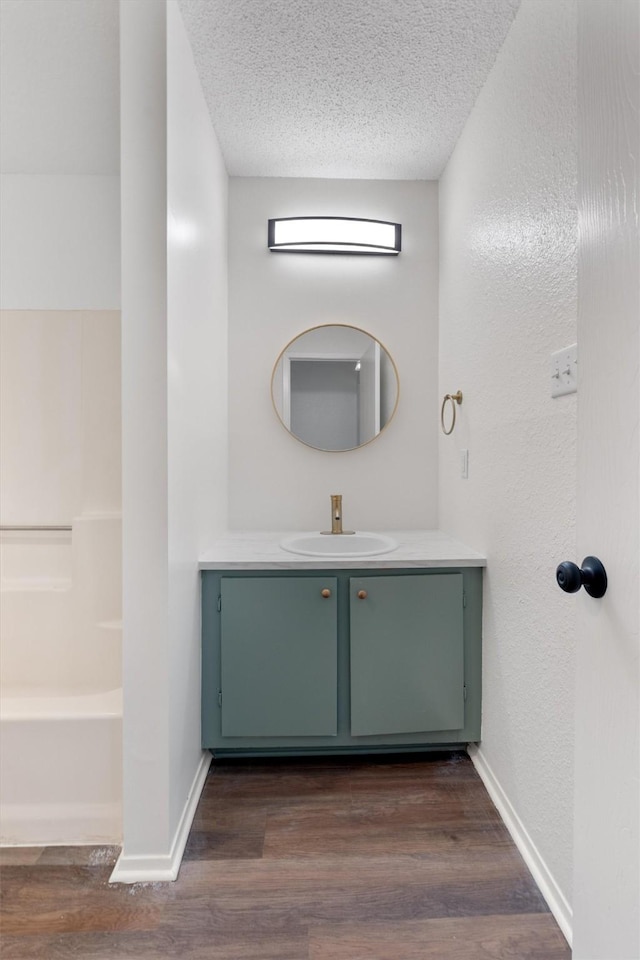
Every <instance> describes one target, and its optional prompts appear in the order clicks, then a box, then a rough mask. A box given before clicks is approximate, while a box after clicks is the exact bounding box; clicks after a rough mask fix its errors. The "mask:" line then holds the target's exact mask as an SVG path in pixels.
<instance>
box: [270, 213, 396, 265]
mask: <svg viewBox="0 0 640 960" xmlns="http://www.w3.org/2000/svg"><path fill="white" fill-rule="evenodd" d="M401 242H402V226H401V225H400V224H399V223H391V222H389V221H388V220H364V219H362V218H361V217H283V218H282V219H279V220H278V219H274V220H269V229H268V245H269V250H270V251H271V252H272V253H352V254H353V253H355V254H360V255H361V256H363V255H364V256H372V255H373V256H383V257H397V256H398V254H399V253H400V250H401Z"/></svg>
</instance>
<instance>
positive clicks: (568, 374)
mask: <svg viewBox="0 0 640 960" xmlns="http://www.w3.org/2000/svg"><path fill="white" fill-rule="evenodd" d="M577 389H578V344H577V343H573V344H572V345H571V346H570V347H565V348H564V350H556V352H555V353H552V354H551V396H552V397H562V396H564V394H565V393H575V392H576V391H577Z"/></svg>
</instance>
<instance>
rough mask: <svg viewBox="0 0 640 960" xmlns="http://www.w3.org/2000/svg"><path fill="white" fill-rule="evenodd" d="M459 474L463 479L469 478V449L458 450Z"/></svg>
mask: <svg viewBox="0 0 640 960" xmlns="http://www.w3.org/2000/svg"><path fill="white" fill-rule="evenodd" d="M460 476H461V477H462V479H463V480H468V479H469V451H468V450H461V451H460Z"/></svg>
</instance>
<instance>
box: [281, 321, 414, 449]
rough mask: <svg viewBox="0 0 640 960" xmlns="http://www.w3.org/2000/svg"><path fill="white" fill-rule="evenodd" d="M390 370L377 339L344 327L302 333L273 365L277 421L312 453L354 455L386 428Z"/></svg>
mask: <svg viewBox="0 0 640 960" xmlns="http://www.w3.org/2000/svg"><path fill="white" fill-rule="evenodd" d="M398 388H399V384H398V374H397V370H396V366H395V364H394V362H393V360H392V359H391V357H390V355H389V354H388V352H387V351H386V350H385V348H384V347H383V346H382V344H381V343H380V341H379V340H376V339H375V337H372V336H371V335H370V334H368V333H366V332H365V331H364V330H360V329H359V328H358V327H352V326H348V325H347V324H328V325H326V326H322V327H313V328H312V329H311V330H306V331H305V332H304V333H301V334H300V335H299V336H298V337H296V338H295V339H294V340H292V341H291V343H289V344H287V346H286V347H285V348H284V350H283V351H282V353H281V354H280V356H279V357H278V359H277V361H276V365H275V367H274V370H273V376H272V378H271V395H272V397H273V404H274V407H275V409H276V412H277V414H278V416H279V417H280V420H281V421H282V423H283V424H284V426H285V427H286V428H287V430H288V431H289V432H290V433H291V434H292V435H293V436H294V437H297V439H298V440H301V441H302V442H303V443H306V444H307V445H308V446H310V447H315V448H316V449H317V450H328V451H339V450H354V449H355V448H356V447H361V446H364V444H366V443H370V441H371V440H373V439H374V438H375V437H377V436H378V434H379V433H380V432H381V431H382V430H383V429H384V428H385V427H386V425H387V424H388V423H389V421H390V420H391V418H392V417H393V414H394V413H395V409H396V406H397V403H398Z"/></svg>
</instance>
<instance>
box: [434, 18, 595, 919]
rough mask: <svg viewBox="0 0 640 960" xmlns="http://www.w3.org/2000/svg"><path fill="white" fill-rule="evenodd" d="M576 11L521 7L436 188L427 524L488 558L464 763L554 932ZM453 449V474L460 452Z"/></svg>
mask: <svg viewBox="0 0 640 960" xmlns="http://www.w3.org/2000/svg"><path fill="white" fill-rule="evenodd" d="M575 49H576V5H575V3H574V2H565V0H556V2H546V3H539V2H537V0H524V2H523V4H522V6H521V8H520V11H519V12H518V14H517V16H516V18H515V20H514V23H513V25H512V27H511V30H510V32H509V34H508V36H507V39H506V41H505V44H504V46H503V48H502V50H501V52H500V54H499V55H498V58H497V60H496V63H495V65H494V67H493V70H492V72H491V74H490V76H489V78H488V80H487V82H486V84H485V86H484V88H483V90H482V92H481V94H480V96H479V98H478V100H477V102H476V105H475V107H474V110H473V112H472V114H471V116H470V117H469V120H468V122H467V124H466V126H465V129H464V132H463V134H462V136H461V138H460V141H459V142H458V144H457V147H456V149H455V151H454V153H453V155H452V157H451V159H450V161H449V164H448V166H447V168H446V171H445V173H444V176H443V178H442V180H441V184H440V221H441V232H440V243H441V248H440V249H441V252H440V395H443V394H444V393H445V392H451V391H453V390H457V389H461V390H462V391H463V394H464V401H463V404H462V406H461V407H459V408H458V421H457V424H456V428H455V431H454V433H453V435H452V436H450V437H444V436H441V438H440V463H441V470H440V525H441V527H442V528H443V529H444V530H446V531H447V532H448V533H450V534H452V535H454V536H457V537H458V538H459V539H461V540H463V541H465V542H467V543H469V544H470V545H471V546H473V547H475V548H476V549H478V550H481V551H484V552H486V553H487V555H488V558H489V559H488V567H487V571H486V580H485V595H484V625H483V629H484V665H483V677H484V680H483V697H484V701H483V727H482V730H483V732H482V745H481V755H480V760H481V761H482V762H483V763H484V766H485V769H486V770H488V772H489V774H490V775H492V776H493V778H494V783H495V784H496V785H497V786H498V788H499V789H500V790H501V792H502V794H501V795H502V797H503V800H504V801H505V805H506V806H507V807H508V808H509V809H510V810H511V812H512V814H513V815H514V817H516V818H519V820H520V826H521V828H522V829H523V830H524V831H526V833H528V840H529V843H530V849H531V852H532V858H533V860H536V861H537V863H538V866H539V867H540V870H541V873H542V875H543V879H544V880H546V882H547V884H548V892H550V894H551V896H552V897H554V898H555V901H556V905H557V908H558V911H557V915H558V916H559V918H560V920H561V922H562V923H563V927H564V929H565V930H568V928H569V925H570V907H569V902H570V898H571V883H572V809H573V770H572V768H573V705H574V669H575V660H574V641H575V637H574V627H573V622H572V621H573V618H572V616H570V615H567V598H566V596H565V595H564V594H562V593H561V591H560V590H559V589H558V587H557V586H556V583H555V576H554V573H555V567H556V564H557V563H558V562H559V561H560V560H563V559H572V558H573V557H574V556H575V496H576V494H575V488H576V480H575V469H576V397H575V396H566V397H561V398H558V399H555V400H552V399H551V396H550V387H551V380H550V372H551V371H550V354H551V352H552V351H554V350H557V349H559V348H561V347H564V346H567V345H569V344H571V343H573V342H575V340H576V284H577V280H576V272H577V266H576V256H577V254H576V241H577V214H576V198H575V181H576V147H575V111H576V53H575ZM461 449H468V450H469V479H468V480H463V479H461V477H460V464H459V455H460V450H461Z"/></svg>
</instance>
